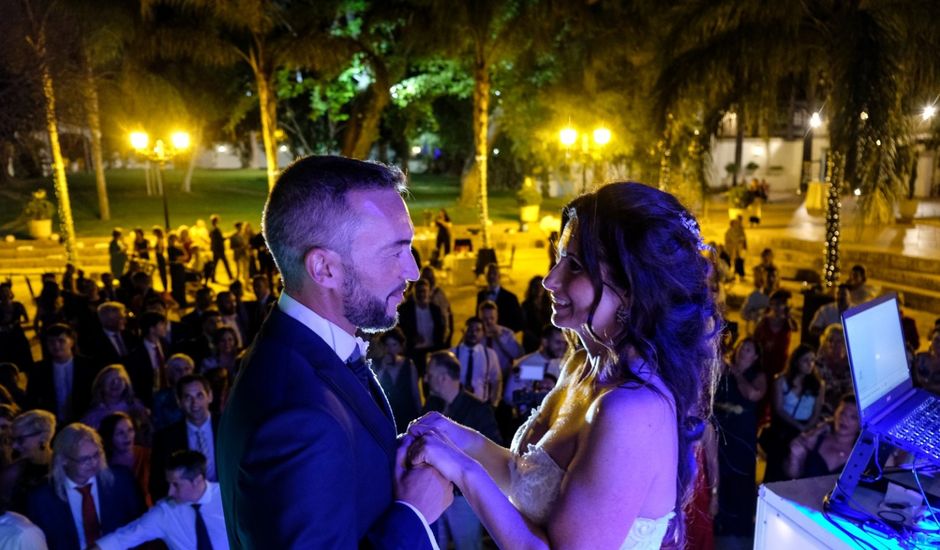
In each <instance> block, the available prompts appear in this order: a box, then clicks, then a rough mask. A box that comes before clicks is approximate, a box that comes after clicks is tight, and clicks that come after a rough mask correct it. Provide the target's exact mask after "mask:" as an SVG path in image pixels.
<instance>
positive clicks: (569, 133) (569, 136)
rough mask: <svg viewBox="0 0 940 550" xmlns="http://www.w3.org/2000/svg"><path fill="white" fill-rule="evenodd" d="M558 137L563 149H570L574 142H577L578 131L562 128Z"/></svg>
mask: <svg viewBox="0 0 940 550" xmlns="http://www.w3.org/2000/svg"><path fill="white" fill-rule="evenodd" d="M558 136H559V138H561V144H562V145H564V146H565V147H571V146H572V145H574V142H576V141H578V131H577V130H575V129H574V128H570V127H568V128H562V130H561V132H560V133H559V134H558Z"/></svg>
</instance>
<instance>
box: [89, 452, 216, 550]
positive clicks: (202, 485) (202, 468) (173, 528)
mask: <svg viewBox="0 0 940 550" xmlns="http://www.w3.org/2000/svg"><path fill="white" fill-rule="evenodd" d="M165 475H166V482H167V484H168V485H169V487H170V489H169V495H168V497H169V498H165V499H163V500H161V501H160V502H158V503H157V505H156V506H154V507H153V508H151V509H150V510H148V511H147V513H145V514H144V515H142V516H141V517H139V518H138V519H136V520H134V521H132V522H130V523H129V524H127V525H125V526H124V527H121V528H120V529H118V530H116V531H114V532H113V533H111V534H109V535H107V536H104V537H102V538H101V539H99V540H98V542H97V546H93V547H92V550H97V549H100V550H123V549H124V548H131V547H134V546H137V545H140V544H143V543H145V542H147V541H150V540H155V539H160V540H162V541H163V542H164V543H166V545H167V547H169V549H170V550H193V549H196V550H203V549H206V550H209V549H211V550H225V549H227V548H228V547H229V544H228V536H227V535H226V532H225V514H224V513H223V511H222V494H221V492H220V491H219V484H218V483H215V482H212V481H207V480H206V458H205V457H204V456H202V455H201V454H199V453H198V452H196V451H176V452H175V453H173V454H172V455H170V457H169V459H168V460H167V462H166V470H165Z"/></svg>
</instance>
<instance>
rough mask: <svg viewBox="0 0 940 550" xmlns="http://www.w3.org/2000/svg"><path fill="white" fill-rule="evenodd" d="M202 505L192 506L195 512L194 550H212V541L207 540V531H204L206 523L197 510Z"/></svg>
mask: <svg viewBox="0 0 940 550" xmlns="http://www.w3.org/2000/svg"><path fill="white" fill-rule="evenodd" d="M201 506H202V504H193V505H192V507H193V510H195V511H196V550H212V541H211V540H209V530H208V529H206V522H205V521H203V519H202V512H200V511H199V508H200V507H201Z"/></svg>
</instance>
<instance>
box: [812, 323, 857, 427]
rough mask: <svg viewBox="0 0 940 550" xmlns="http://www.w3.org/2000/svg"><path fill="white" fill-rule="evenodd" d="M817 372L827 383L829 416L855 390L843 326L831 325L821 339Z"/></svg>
mask: <svg viewBox="0 0 940 550" xmlns="http://www.w3.org/2000/svg"><path fill="white" fill-rule="evenodd" d="M816 370H817V372H819V377H820V378H822V381H823V382H825V383H826V400H825V402H824V403H823V414H825V415H826V416H829V415H831V414H833V413H834V412H835V410H836V407H838V406H839V399H841V398H842V396H843V395H845V394H847V393H851V392H852V390H853V388H852V371H851V370H850V369H849V354H848V353H847V352H846V349H845V332H844V331H843V329H842V325H841V324H836V325H829V326H828V327H826V330H825V331H823V333H822V336H820V337H819V353H817V354H816Z"/></svg>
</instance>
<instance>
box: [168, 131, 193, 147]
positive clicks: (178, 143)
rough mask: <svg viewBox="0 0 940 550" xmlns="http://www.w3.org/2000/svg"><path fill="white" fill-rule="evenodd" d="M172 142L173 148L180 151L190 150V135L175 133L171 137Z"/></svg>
mask: <svg viewBox="0 0 940 550" xmlns="http://www.w3.org/2000/svg"><path fill="white" fill-rule="evenodd" d="M170 142H171V143H172V144H173V148H174V149H176V150H178V151H183V150H185V149H189V134H187V133H186V132H173V135H172V136H170Z"/></svg>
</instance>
